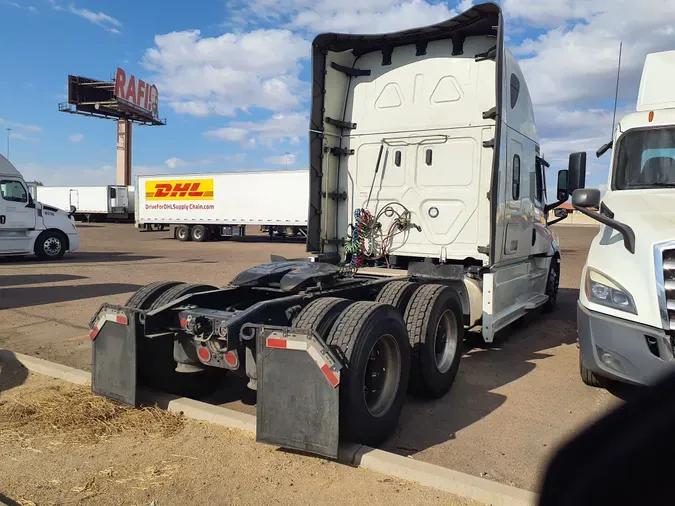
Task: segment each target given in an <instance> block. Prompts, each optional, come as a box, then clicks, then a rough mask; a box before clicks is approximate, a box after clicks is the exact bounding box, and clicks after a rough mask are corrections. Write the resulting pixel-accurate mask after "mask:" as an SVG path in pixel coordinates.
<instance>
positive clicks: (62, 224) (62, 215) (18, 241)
mask: <svg viewBox="0 0 675 506" xmlns="http://www.w3.org/2000/svg"><path fill="white" fill-rule="evenodd" d="M79 245H80V236H79V234H78V232H77V229H76V228H75V225H74V224H73V221H72V219H71V218H70V216H69V215H68V213H66V212H64V211H62V210H60V209H57V208H55V207H51V206H48V205H45V204H41V203H40V202H36V201H35V199H34V198H33V195H32V193H31V191H29V187H28V185H27V184H26V181H24V178H23V176H22V175H21V173H20V172H19V171H18V170H17V169H16V167H14V165H12V164H11V163H10V162H9V160H7V158H5V157H4V156H2V155H0V256H25V255H33V254H34V255H36V256H37V257H38V258H40V259H42V260H57V259H59V258H62V257H63V255H64V254H65V253H66V252H68V251H70V252H73V251H75V250H76V249H77V248H78V247H79Z"/></svg>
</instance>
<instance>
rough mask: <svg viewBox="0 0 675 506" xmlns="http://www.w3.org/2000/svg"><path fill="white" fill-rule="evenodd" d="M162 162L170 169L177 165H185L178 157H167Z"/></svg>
mask: <svg viewBox="0 0 675 506" xmlns="http://www.w3.org/2000/svg"><path fill="white" fill-rule="evenodd" d="M164 163H165V164H166V166H167V167H169V168H170V169H175V168H177V167H183V166H184V165H185V161H184V160H181V159H180V158H169V159H168V160H164Z"/></svg>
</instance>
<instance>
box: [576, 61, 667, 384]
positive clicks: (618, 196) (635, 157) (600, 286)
mask: <svg viewBox="0 0 675 506" xmlns="http://www.w3.org/2000/svg"><path fill="white" fill-rule="evenodd" d="M673 76H675V51H666V52H661V53H652V54H649V55H648V56H647V58H646V60H645V64H644V69H643V71H642V80H641V82H640V90H639V93H638V101H637V108H636V109H637V110H636V112H634V113H631V114H628V115H626V116H624V117H623V118H621V120H620V121H619V123H618V125H617V127H616V129H615V131H614V132H613V140H612V141H611V142H609V143H608V144H606V145H604V146H603V147H602V148H600V150H598V153H597V154H598V156H602V154H604V153H605V152H606V151H608V150H609V149H610V148H611V149H612V150H613V155H612V160H611V162H610V168H609V179H608V181H607V193H606V194H605V196H604V197H603V198H602V201H601V199H600V191H599V190H596V189H591V188H588V189H583V190H577V191H576V192H575V193H574V195H573V199H572V203H573V204H574V207H575V208H576V209H577V210H578V211H580V212H582V213H584V214H586V215H587V216H590V217H592V218H594V219H595V220H597V221H598V222H599V223H600V231H599V233H598V235H597V236H596V237H595V239H594V240H593V243H592V244H591V248H590V250H589V252H588V258H587V260H586V265H585V266H584V271H583V275H582V280H581V287H580V291H579V302H578V309H577V315H578V333H579V348H580V355H579V367H580V371H581V377H582V379H583V381H584V382H585V383H586V384H588V385H592V386H604V385H606V384H607V379H612V380H618V381H623V382H630V383H637V384H650V383H653V382H654V381H655V380H656V379H658V378H659V377H661V376H662V375H663V374H664V373H666V372H667V371H668V370H670V369H671V368H672V366H673V364H674V363H675V361H674V359H673V345H674V344H675V340H674V339H675V88H673V86H672V81H671V79H672V77H673ZM590 208H599V212H594V211H591V210H590Z"/></svg>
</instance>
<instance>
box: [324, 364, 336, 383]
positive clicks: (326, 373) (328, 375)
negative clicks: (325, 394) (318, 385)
mask: <svg viewBox="0 0 675 506" xmlns="http://www.w3.org/2000/svg"><path fill="white" fill-rule="evenodd" d="M321 372H322V373H323V375H324V376H325V377H326V379H327V380H328V382H329V383H330V384H331V386H332V387H333V388H335V387H336V386H338V385H339V384H340V380H339V379H338V377H337V376H336V375H335V373H334V372H333V371H332V370H331V368H330V367H328V364H323V365H322V366H321Z"/></svg>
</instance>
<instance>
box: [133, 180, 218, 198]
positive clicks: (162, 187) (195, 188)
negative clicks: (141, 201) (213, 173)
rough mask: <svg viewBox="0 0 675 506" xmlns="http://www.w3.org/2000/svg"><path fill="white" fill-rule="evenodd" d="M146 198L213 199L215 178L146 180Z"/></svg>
mask: <svg viewBox="0 0 675 506" xmlns="http://www.w3.org/2000/svg"><path fill="white" fill-rule="evenodd" d="M145 199H146V200H213V179H189V180H183V181H176V180H173V181H146V182H145Z"/></svg>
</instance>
